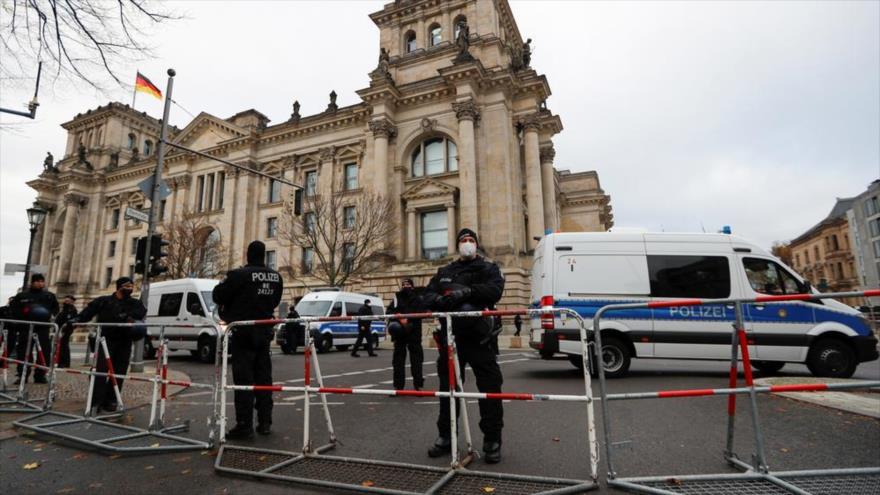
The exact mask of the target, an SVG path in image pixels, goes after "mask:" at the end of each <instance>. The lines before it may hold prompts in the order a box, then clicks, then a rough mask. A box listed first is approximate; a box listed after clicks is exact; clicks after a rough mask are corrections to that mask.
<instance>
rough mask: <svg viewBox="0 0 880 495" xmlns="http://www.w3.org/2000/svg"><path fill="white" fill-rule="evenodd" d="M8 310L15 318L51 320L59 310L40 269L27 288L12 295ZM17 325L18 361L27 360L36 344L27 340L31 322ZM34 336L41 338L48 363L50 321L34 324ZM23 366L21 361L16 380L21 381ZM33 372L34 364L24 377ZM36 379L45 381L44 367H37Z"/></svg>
mask: <svg viewBox="0 0 880 495" xmlns="http://www.w3.org/2000/svg"><path fill="white" fill-rule="evenodd" d="M9 312H10V313H11V315H12V318H13V319H16V320H25V321H34V322H43V323H48V322H49V321H51V320H52V317H53V316H55V315H56V314H58V299H56V298H55V294H53V293H51V292H49V291H47V290H46V278H45V277H43V275H42V274H40V273H35V274H33V275H31V285H30V287H29V288H28V290H26V291H22V292H19V293H18V294H16V295H15V296H13V297H12V301H10V303H9ZM17 326H18V344H17V345H16V348H17V351H18V353H17V356H16V357H17V358H18V360H19V361H24V360H25V356H30V355H31V354H32V353H33V350H34V345H33V343H30V344H29V343H28V326H21V325H17ZM33 339H34V340H38V341H39V342H40V349H42V351H43V357H44V358H45V359H46V363H45V364H46V365H47V366H48V364H49V363H48V361H49V360H50V359H51V357H52V353H51V352H52V348H51V344H50V342H49V327H48V326H47V325H34V335H33ZM34 359H36V357H34V358H30V357H29V358H28V361H29V362H31V363H33V362H35V361H34ZM22 368H23V365H22V364H21V363H19V365H18V370H17V372H16V374H17V375H18V379H16V380H15V383H16V384H18V383H21V382H20V380H21V379H22V374H21V370H22ZM30 374H31V368H30V367H28V369H27V371H26V372H25V375H24V380H25V381H27V379H28V377H29V376H30ZM34 383H46V371H45V370H42V369H39V368H37V369H36V370H34Z"/></svg>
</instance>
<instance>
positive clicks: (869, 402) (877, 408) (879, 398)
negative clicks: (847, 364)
mask: <svg viewBox="0 0 880 495" xmlns="http://www.w3.org/2000/svg"><path fill="white" fill-rule="evenodd" d="M861 381H863V380H853V379H840V378H815V377H803V378H797V377H770V378H758V379H756V380H755V384H756V385H764V386H768V385H798V384H807V383H858V382H861ZM878 392H880V389H876V388H875V389H865V391H864V392H860V393H853V392H843V391H826V392H777V393H775V394H774V395H781V396H783V397H787V398H789V399H795V400H799V401H801V402H808V403H810V404H816V405H819V406H823V407H827V408H830V409H837V410H839V411H845V412H849V413H853V414H858V415H861V416H867V417H870V418H875V419H880V393H878Z"/></svg>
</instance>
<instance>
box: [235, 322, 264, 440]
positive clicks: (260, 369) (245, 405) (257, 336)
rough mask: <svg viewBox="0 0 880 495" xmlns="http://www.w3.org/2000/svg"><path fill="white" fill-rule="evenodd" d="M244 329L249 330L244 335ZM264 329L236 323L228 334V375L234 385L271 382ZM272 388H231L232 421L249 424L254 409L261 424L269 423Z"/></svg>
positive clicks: (250, 424)
mask: <svg viewBox="0 0 880 495" xmlns="http://www.w3.org/2000/svg"><path fill="white" fill-rule="evenodd" d="M247 332H253V333H252V334H251V335H248V333H247ZM264 333H265V330H264V329H262V328H259V327H240V328H238V329H236V335H233V337H232V346H231V350H232V379H233V380H234V381H235V384H236V385H272V359H271V356H270V354H269V342H270V341H269V340H268V339H267V338H266V336H265V335H263V334H264ZM272 405H273V402H272V392H262V391H261V392H251V391H249V390H236V391H235V421H236V423H238V424H243V425H247V426H253V424H254V409H256V410H257V421H258V422H259V424H261V425H270V424H272Z"/></svg>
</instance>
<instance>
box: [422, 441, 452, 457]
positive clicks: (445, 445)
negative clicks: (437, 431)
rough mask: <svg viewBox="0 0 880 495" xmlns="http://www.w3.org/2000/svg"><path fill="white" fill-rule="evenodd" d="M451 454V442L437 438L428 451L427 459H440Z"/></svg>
mask: <svg viewBox="0 0 880 495" xmlns="http://www.w3.org/2000/svg"><path fill="white" fill-rule="evenodd" d="M450 453H452V442H451V441H450V440H449V439H448V438H446V437H438V438H437V440H435V441H434V445H432V446H431V448H430V449H428V457H440V456H442V455H449V454H450Z"/></svg>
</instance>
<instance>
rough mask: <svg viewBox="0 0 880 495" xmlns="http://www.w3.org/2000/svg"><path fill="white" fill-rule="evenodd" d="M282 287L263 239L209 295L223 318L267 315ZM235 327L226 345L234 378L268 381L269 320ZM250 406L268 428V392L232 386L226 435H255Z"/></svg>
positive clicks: (260, 428)
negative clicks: (268, 264) (232, 421)
mask: <svg viewBox="0 0 880 495" xmlns="http://www.w3.org/2000/svg"><path fill="white" fill-rule="evenodd" d="M282 289H283V281H282V279H281V274H279V273H278V272H276V271H275V270H272V269H271V268H267V267H266V245H265V244H263V243H262V242H260V241H253V242H251V243H250V244H249V245H248V248H247V265H245V266H243V267H241V268H237V269H235V270H231V271H230V272H228V273H227V274H226V278H225V279H223V281H222V282H220V283H219V284H217V286H216V287H214V301H215V302H216V303H217V304H218V305H220V317H221V318H222V319H223V320H224V321H225V322H227V323H232V322H236V321H246V320H262V319H268V318H273V317H274V314H275V308H276V307H278V304H279V303H280V302H281V292H282ZM234 328H235V330H234V333H233V334H232V336H231V337H230V346H229V349H230V351H231V352H232V378H233V380H234V381H235V384H236V385H271V384H272V360H271V357H270V354H269V344H270V343H271V342H272V326H271V325H261V326H244V327H234ZM254 409H256V410H257V433H259V434H261V435H268V434H270V433H271V432H272V392H263V391H260V392H252V391H249V390H236V391H235V427H233V428H232V429H231V430H229V432H228V433H227V434H226V436H227V437H228V438H230V439H247V438H252V437H253V436H254V426H253V425H254Z"/></svg>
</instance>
